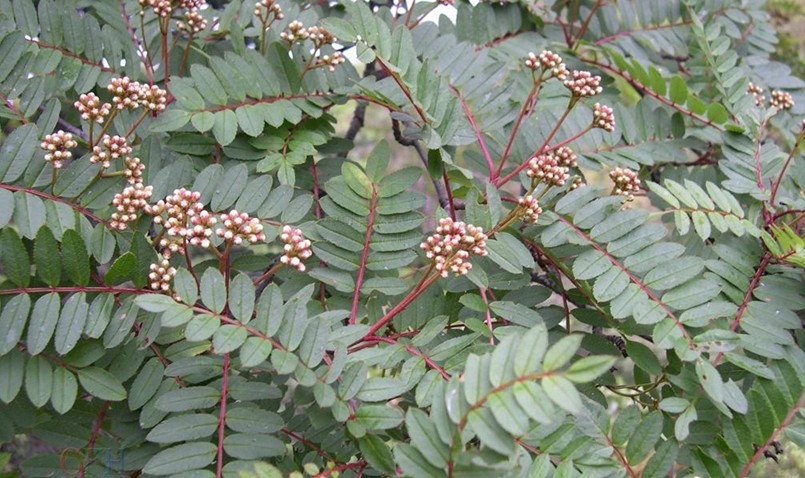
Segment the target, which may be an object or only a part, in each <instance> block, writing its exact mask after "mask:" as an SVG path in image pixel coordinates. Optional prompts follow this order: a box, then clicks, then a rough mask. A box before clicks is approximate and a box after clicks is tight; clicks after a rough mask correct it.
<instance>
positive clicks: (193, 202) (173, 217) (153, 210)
mask: <svg viewBox="0 0 805 478" xmlns="http://www.w3.org/2000/svg"><path fill="white" fill-rule="evenodd" d="M199 198H201V193H200V192H196V191H189V190H187V189H185V188H181V189H176V190H174V191H173V194H171V195H170V196H168V197H167V198H165V200H160V201H159V202H157V203H156V204H154V205H152V206H150V208H149V211H148V213H149V214H151V215H154V216H156V217H155V218H154V222H155V223H156V224H164V225H165V226H166V227H167V228H168V234H169V235H171V236H184V230H185V228H186V226H187V220H188V218H189V217H192V216H195V215H196V214H198V213H200V212H201V211H203V210H204V205H203V204H201V203H200V202H198V200H199ZM162 212H165V214H166V216H167V219H163V218H162V216H161V214H162Z"/></svg>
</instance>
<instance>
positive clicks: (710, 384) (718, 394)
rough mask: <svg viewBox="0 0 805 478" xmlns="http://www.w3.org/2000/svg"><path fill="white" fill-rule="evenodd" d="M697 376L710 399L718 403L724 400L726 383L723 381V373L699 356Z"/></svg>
mask: <svg viewBox="0 0 805 478" xmlns="http://www.w3.org/2000/svg"><path fill="white" fill-rule="evenodd" d="M696 376H697V377H698V378H699V383H701V384H702V387H703V388H704V391H705V392H707V395H708V396H709V397H710V399H712V400H713V401H714V402H716V403H722V402H723V401H724V383H723V382H722V381H721V374H719V373H718V370H716V368H715V367H713V365H712V364H711V363H710V362H708V361H707V360H704V359H702V358H699V360H697V361H696Z"/></svg>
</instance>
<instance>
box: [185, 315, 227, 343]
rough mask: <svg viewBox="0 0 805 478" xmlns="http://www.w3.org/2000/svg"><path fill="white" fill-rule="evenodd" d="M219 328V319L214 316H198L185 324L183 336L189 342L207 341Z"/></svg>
mask: <svg viewBox="0 0 805 478" xmlns="http://www.w3.org/2000/svg"><path fill="white" fill-rule="evenodd" d="M219 327H221V319H219V318H218V317H216V316H214V315H209V314H199V315H197V316H195V317H193V319H192V320H191V321H190V322H188V323H187V326H186V327H185V329H184V336H185V338H186V339H187V340H189V341H191V342H200V341H202V340H207V339H209V338H210V337H212V336H213V334H215V331H217V330H218V328H219Z"/></svg>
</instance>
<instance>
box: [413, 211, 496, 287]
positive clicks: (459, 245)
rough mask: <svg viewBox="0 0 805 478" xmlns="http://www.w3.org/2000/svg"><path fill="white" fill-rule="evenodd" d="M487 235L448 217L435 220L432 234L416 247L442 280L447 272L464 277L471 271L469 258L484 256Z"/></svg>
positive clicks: (480, 230)
mask: <svg viewBox="0 0 805 478" xmlns="http://www.w3.org/2000/svg"><path fill="white" fill-rule="evenodd" d="M487 239H488V238H487V236H486V234H484V231H483V229H481V228H480V227H477V226H473V225H472V224H465V223H464V222H462V221H453V220H452V219H450V218H444V219H440V220H439V226H438V227H437V228H436V233H435V234H432V235H431V236H429V237H428V238H427V239H426V240H425V242H423V243H422V244H420V245H419V247H421V248H422V250H423V251H425V256H426V257H427V258H428V259H431V260H432V261H433V263H434V267H435V269H436V270H437V271H438V272H439V275H441V276H442V277H447V276H448V275H449V274H450V272H453V273H454V274H456V275H466V274H467V273H469V272H470V269H472V264H470V262H469V258H470V255H472V254H475V255H477V256H486V255H487V250H486V241H487Z"/></svg>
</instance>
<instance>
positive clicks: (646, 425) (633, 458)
mask: <svg viewBox="0 0 805 478" xmlns="http://www.w3.org/2000/svg"><path fill="white" fill-rule="evenodd" d="M660 433H662V413H661V412H651V413H649V414H648V415H646V416H645V418H643V421H641V422H640V425H638V426H637V428H636V429H635V431H634V433H632V436H631V437H629V443H627V444H626V450H625V453H624V455H625V456H626V459H627V460H629V463H640V462H641V461H642V460H643V459H644V458H645V457H646V455H647V454H648V452H649V451H651V450H652V449H654V444H655V443H657V440H658V439H659V438H660Z"/></svg>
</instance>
